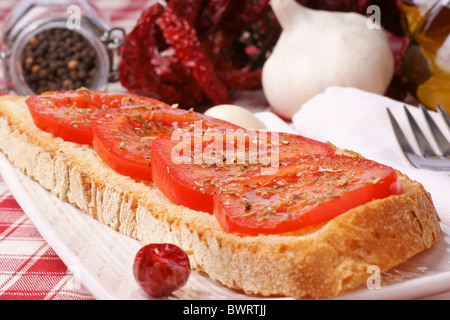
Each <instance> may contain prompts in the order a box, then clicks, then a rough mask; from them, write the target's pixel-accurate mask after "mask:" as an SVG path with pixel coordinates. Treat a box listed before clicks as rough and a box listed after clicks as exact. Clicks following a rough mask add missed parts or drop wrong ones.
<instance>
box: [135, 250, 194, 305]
mask: <svg viewBox="0 0 450 320" xmlns="http://www.w3.org/2000/svg"><path fill="white" fill-rule="evenodd" d="M190 272H191V265H190V263H189V258H188V256H187V254H186V252H184V251H183V250H182V249H181V248H180V247H178V246H176V245H174V244H170V243H152V244H148V245H146V246H144V247H142V248H141V249H140V250H139V251H138V252H137V254H136V257H135V259H134V265H133V274H134V278H135V279H136V281H137V282H138V283H139V285H140V286H141V287H142V289H143V290H144V291H145V292H146V293H147V294H149V295H151V296H153V297H164V296H168V295H170V294H171V293H172V292H173V291H175V290H177V289H179V288H180V287H182V286H183V285H184V284H185V283H186V282H187V280H188V278H189V274H190Z"/></svg>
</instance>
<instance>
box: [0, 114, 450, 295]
mask: <svg viewBox="0 0 450 320" xmlns="http://www.w3.org/2000/svg"><path fill="white" fill-rule="evenodd" d="M258 116H259V117H260V119H262V120H263V121H264V122H265V123H266V124H268V127H269V129H270V130H278V131H287V132H292V129H291V128H290V127H289V126H288V125H287V124H286V123H284V122H283V121H281V120H280V119H279V118H277V117H276V116H274V115H273V114H271V113H267V112H264V113H260V114H258ZM0 155H1V156H0V173H1V174H2V176H3V178H4V180H5V182H6V183H7V185H8V186H9V188H10V190H11V192H12V194H13V196H14V197H15V199H16V200H17V202H18V203H19V205H20V206H21V207H22V209H23V210H24V212H25V213H26V214H27V215H28V217H29V218H30V220H31V221H32V222H33V223H34V224H35V226H36V228H37V229H38V230H39V232H40V233H41V235H42V236H43V237H44V239H45V240H46V241H47V242H48V243H49V244H50V246H52V248H53V249H54V250H55V252H56V253H57V254H58V255H59V256H60V257H61V259H62V260H63V261H64V263H65V264H66V265H67V266H68V267H69V268H70V269H71V270H72V272H73V273H74V275H75V276H76V277H77V279H79V281H80V283H81V284H82V285H83V286H84V287H85V288H86V289H88V290H89V291H90V292H91V293H92V294H93V295H94V296H95V297H96V298H98V299H149V297H148V296H147V295H145V293H144V292H143V291H142V290H141V289H140V288H139V286H138V285H137V284H136V282H135V281H134V278H133V273H132V265H133V259H134V255H135V253H136V252H137V250H139V248H140V247H141V244H140V243H139V242H138V241H136V240H133V239H130V238H128V237H125V236H123V235H121V234H120V233H118V232H116V231H114V230H112V229H110V228H109V227H107V226H105V225H102V224H101V223H99V222H98V221H97V220H95V219H92V218H91V217H89V216H88V215H86V214H84V213H82V212H81V211H80V210H78V209H76V208H74V207H73V206H71V205H70V204H67V203H64V202H62V201H60V200H59V199H58V198H57V197H55V196H54V195H52V194H51V193H49V192H48V191H46V190H44V189H43V188H42V187H41V186H40V185H39V184H38V183H36V182H35V181H33V180H31V179H30V178H28V177H27V176H25V175H24V174H22V173H21V172H19V171H18V170H17V169H15V168H14V167H13V166H12V165H11V164H10V162H9V161H8V160H7V159H6V158H5V157H4V156H3V154H0ZM442 228H443V231H444V234H443V237H442V239H441V240H440V241H439V242H438V243H437V244H436V245H434V246H433V247H432V248H431V249H429V250H426V251H424V252H422V253H420V254H418V255H417V256H415V257H413V258H412V259H410V260H409V261H408V262H406V263H404V264H402V265H400V266H398V267H397V268H395V269H394V270H391V271H389V272H387V273H385V274H383V275H382V277H381V286H380V287H377V288H375V289H372V290H369V289H368V288H367V286H362V287H361V288H360V289H358V290H353V291H351V292H349V293H346V294H343V295H340V296H339V297H337V299H408V298H421V297H429V296H431V295H437V294H440V293H444V292H449V291H450V265H449V263H450V228H448V227H446V226H445V225H442ZM369 276H370V274H368V277H369ZM442 297H443V298H450V295H445V296H442ZM170 298H171V299H172V298H173V299H196V300H199V299H233V300H239V299H259V297H254V296H248V295H244V294H241V293H237V292H236V291H233V290H229V289H227V288H225V287H223V286H221V285H220V284H218V283H216V282H214V281H212V280H210V279H209V278H208V277H206V276H205V275H203V274H200V273H197V272H193V273H192V275H191V277H190V278H189V281H188V283H187V284H186V286H184V287H183V288H181V289H180V290H178V291H177V292H176V293H175V294H174V295H173V296H172V297H170Z"/></svg>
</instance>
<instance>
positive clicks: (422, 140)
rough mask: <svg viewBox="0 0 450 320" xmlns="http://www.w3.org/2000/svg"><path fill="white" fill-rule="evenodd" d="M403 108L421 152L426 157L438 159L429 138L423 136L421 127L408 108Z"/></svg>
mask: <svg viewBox="0 0 450 320" xmlns="http://www.w3.org/2000/svg"><path fill="white" fill-rule="evenodd" d="M403 108H404V109H405V113H406V115H407V117H408V121H409V124H410V125H411V128H412V131H413V133H414V137H415V138H416V141H417V144H418V146H419V149H420V152H421V153H422V154H423V155H424V156H425V157H438V155H437V154H436V152H434V150H433V148H432V147H431V145H430V144H429V142H428V140H427V138H426V137H425V135H424V134H423V132H422V130H421V129H420V127H419V125H418V124H417V122H416V120H415V119H414V117H413V116H412V115H411V113H410V112H409V110H408V108H407V107H406V106H403Z"/></svg>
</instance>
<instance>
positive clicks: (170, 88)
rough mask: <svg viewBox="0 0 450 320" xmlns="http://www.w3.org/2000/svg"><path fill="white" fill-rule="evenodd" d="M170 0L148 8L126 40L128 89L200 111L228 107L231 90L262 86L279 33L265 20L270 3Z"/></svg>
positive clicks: (263, 0)
mask: <svg viewBox="0 0 450 320" xmlns="http://www.w3.org/2000/svg"><path fill="white" fill-rule="evenodd" d="M166 2H167V5H166V7H163V6H162V5H160V4H158V3H155V4H153V5H152V6H151V7H150V8H149V9H148V10H146V11H145V12H144V13H143V15H142V17H141V18H140V19H139V21H138V24H137V25H136V27H135V28H134V30H133V31H132V32H131V33H130V34H129V36H128V37H127V40H126V42H125V45H124V47H123V59H122V62H121V66H120V69H119V74H120V81H121V83H122V85H123V86H124V87H126V88H127V89H129V90H130V91H132V92H135V93H138V94H141V95H146V96H151V97H153V98H156V99H159V100H162V101H165V102H166V103H169V104H173V103H178V104H179V105H180V107H182V108H190V107H195V108H196V109H197V110H198V108H199V107H200V108H201V109H202V108H203V107H205V106H208V105H211V104H222V103H228V102H229V96H228V93H229V91H230V90H253V89H260V88H261V78H260V72H261V68H262V66H263V63H264V61H265V59H266V57H267V56H268V52H270V51H271V49H272V48H273V46H274V45H275V43H276V40H277V38H278V36H279V33H280V32H281V29H277V28H274V26H276V25H277V22H276V20H275V19H274V18H273V15H272V16H271V17H269V19H267V16H269V15H270V13H271V12H270V8H269V6H268V2H269V0H167V1H166ZM268 13H269V14H268ZM248 48H253V52H252V53H251V52H250V51H249V50H248ZM255 52H256V53H255ZM205 104H206V105H205Z"/></svg>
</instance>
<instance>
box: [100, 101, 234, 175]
mask: <svg viewBox="0 0 450 320" xmlns="http://www.w3.org/2000/svg"><path fill="white" fill-rule="evenodd" d="M91 126H92V130H93V134H94V137H93V148H94V150H95V151H96V152H97V154H98V155H99V156H100V157H101V158H102V159H103V161H104V162H105V163H106V164H108V165H109V166H110V167H111V168H112V169H114V170H115V171H116V172H118V173H120V174H123V175H126V176H129V177H131V178H133V179H136V180H143V181H147V182H150V181H152V170H151V158H152V144H153V140H155V139H156V138H158V137H159V136H161V135H164V134H170V133H173V132H174V131H180V132H194V131H195V130H198V131H199V132H202V131H205V130H208V129H212V128H217V129H219V128H222V129H224V130H225V129H226V128H239V127H237V126H235V125H233V124H231V123H229V122H226V121H223V120H219V119H216V118H212V117H209V116H205V115H203V114H201V113H196V112H191V111H187V110H183V109H176V108H161V109H148V108H146V107H138V108H136V107H135V108H133V107H124V108H118V109H114V110H112V109H111V110H106V111H103V112H99V113H97V114H96V115H94V116H93V117H92V118H91Z"/></svg>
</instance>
